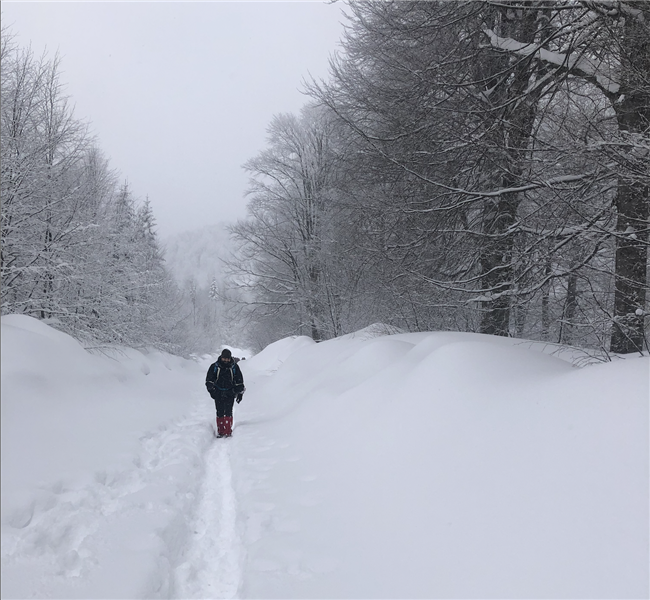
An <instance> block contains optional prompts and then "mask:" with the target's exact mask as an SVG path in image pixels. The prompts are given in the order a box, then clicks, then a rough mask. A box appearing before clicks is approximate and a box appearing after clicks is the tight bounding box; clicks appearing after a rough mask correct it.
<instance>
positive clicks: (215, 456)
mask: <svg viewBox="0 0 650 600" xmlns="http://www.w3.org/2000/svg"><path fill="white" fill-rule="evenodd" d="M231 441H232V440H215V443H213V444H212V446H211V447H210V448H209V449H208V451H207V452H206V455H205V465H206V468H205V474H204V478H203V484H202V486H201V491H200V495H199V502H198V505H197V508H196V511H195V514H194V516H193V518H192V521H191V523H192V526H191V538H190V540H189V543H188V544H187V546H186V548H185V549H184V550H183V551H182V555H181V562H180V564H179V565H177V566H176V568H175V573H174V575H175V585H174V589H173V594H172V596H173V597H175V598H235V597H237V592H238V590H239V588H240V586H241V583H242V581H241V579H242V561H243V547H242V541H241V534H240V532H239V530H238V519H237V497H236V494H235V490H234V488H233V481H232V479H233V477H232V465H231V459H230V442H231Z"/></svg>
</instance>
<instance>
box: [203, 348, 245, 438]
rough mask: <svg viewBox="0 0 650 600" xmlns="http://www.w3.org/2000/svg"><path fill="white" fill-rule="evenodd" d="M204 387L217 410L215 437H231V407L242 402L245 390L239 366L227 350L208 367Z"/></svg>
mask: <svg viewBox="0 0 650 600" xmlns="http://www.w3.org/2000/svg"><path fill="white" fill-rule="evenodd" d="M205 387H206V388H207V389H208V392H209V394H210V396H212V398H213V400H214V406H215V408H216V409H217V437H230V436H231V435H232V407H233V404H234V402H235V399H236V400H237V404H239V403H240V402H241V401H242V398H243V396H244V392H245V391H246V388H245V387H244V375H243V374H242V372H241V369H240V368H239V365H238V364H237V363H236V362H235V361H234V360H233V358H232V353H231V352H230V350H228V348H224V349H223V350H222V351H221V356H219V358H218V359H217V360H216V362H214V363H212V364H211V365H210V368H209V369H208V374H207V375H206V376H205Z"/></svg>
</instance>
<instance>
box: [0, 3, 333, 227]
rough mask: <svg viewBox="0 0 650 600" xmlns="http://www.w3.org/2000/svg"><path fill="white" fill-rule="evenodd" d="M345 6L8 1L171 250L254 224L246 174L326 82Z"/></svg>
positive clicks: (15, 25)
mask: <svg viewBox="0 0 650 600" xmlns="http://www.w3.org/2000/svg"><path fill="white" fill-rule="evenodd" d="M342 8H343V7H342V6H341V4H340V3H335V4H331V3H322V2H309V1H300V2H242V1H238V2H138V3H136V2H8V1H3V2H2V22H3V25H10V28H11V30H12V31H13V33H14V34H16V36H17V38H16V41H17V42H18V43H19V44H20V45H21V46H27V45H28V44H29V43H31V45H32V48H33V49H34V51H35V52H36V53H37V54H40V53H41V52H43V51H44V50H45V49H47V51H48V54H49V55H50V56H53V55H54V53H55V52H57V51H58V52H59V55H60V57H61V71H62V81H63V82H64V83H65V84H66V92H67V94H68V95H69V96H70V97H71V99H72V101H73V104H74V105H75V116H76V117H78V118H81V119H83V120H87V121H89V122H90V123H91V130H92V132H93V133H94V134H95V135H96V136H97V139H98V145H99V147H100V148H101V149H102V150H103V151H104V153H105V154H106V156H107V157H108V158H109V159H110V161H111V166H112V167H113V168H114V169H117V170H118V171H119V172H120V174H121V175H122V178H123V179H128V181H129V182H130V184H131V188H132V190H133V192H134V193H135V194H136V196H139V197H144V196H146V195H148V196H149V198H150V200H151V203H152V205H153V209H154V213H155V215H156V218H157V221H158V230H159V233H160V234H161V237H162V238H163V239H164V238H166V237H167V236H169V235H171V234H175V233H179V232H182V231H188V230H192V229H197V228H200V227H203V226H204V225H207V224H212V223H216V222H222V221H232V220H235V219H237V218H239V217H242V216H244V215H245V205H246V200H245V198H244V192H245V190H246V187H247V183H248V176H247V175H246V173H245V172H244V171H243V169H242V168H241V165H242V164H243V163H244V162H245V161H246V160H248V159H249V158H252V157H253V156H255V155H256V154H257V153H258V152H259V151H260V150H262V149H263V148H264V146H265V143H266V128H267V126H268V124H269V122H270V120H271V117H272V116H273V115H274V114H277V113H280V112H295V113H297V112H298V111H299V110H300V108H301V107H302V106H303V105H304V104H305V103H306V102H307V101H308V99H307V97H306V96H304V95H303V94H301V93H300V89H301V84H302V80H303V79H304V78H308V77H309V76H310V74H311V75H312V76H314V77H317V78H326V77H327V72H328V59H329V57H330V55H331V54H332V53H333V52H334V51H335V50H336V49H337V48H338V42H339V40H340V38H341V35H342V32H343V25H342V23H343V21H344V18H343V16H342V12H341V11H342Z"/></svg>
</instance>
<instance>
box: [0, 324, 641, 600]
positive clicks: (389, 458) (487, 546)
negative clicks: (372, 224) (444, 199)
mask: <svg viewBox="0 0 650 600" xmlns="http://www.w3.org/2000/svg"><path fill="white" fill-rule="evenodd" d="M546 351H547V348H546V347H542V348H540V347H536V346H535V345H530V344H529V345H525V344H522V343H517V342H515V341H512V340H506V339H494V338H489V337H488V336H476V335H471V334H453V333H421V334H404V335H395V336H389V337H386V336H379V337H377V336H376V335H374V334H373V332H366V334H365V335H364V334H357V335H353V336H346V337H344V338H340V339H337V340H332V341H330V342H324V343H321V344H314V343H313V342H312V341H311V340H308V339H306V338H293V339H286V340H282V341H280V342H277V343H276V344H273V345H271V346H270V347H268V348H267V349H266V350H264V351H263V352H262V353H260V354H259V355H257V356H255V357H254V358H253V359H252V360H247V361H246V363H244V364H242V370H243V372H244V374H245V377H246V386H247V390H248V391H247V392H246V395H245V397H244V402H242V404H241V405H238V406H236V407H235V429H234V435H233V437H232V438H230V439H216V438H215V435H214V408H213V404H212V401H211V400H210V398H209V397H208V396H207V394H206V392H205V389H204V385H203V380H204V376H205V370H206V368H207V364H204V363H205V361H203V362H201V361H199V362H194V361H183V360H182V359H178V358H177V357H171V356H169V355H162V354H159V353H158V354H156V353H150V354H142V353H139V352H135V351H126V350H125V351H124V352H122V353H121V354H120V356H119V357H117V358H112V359H107V358H106V357H97V356H91V355H89V354H88V353H86V352H85V351H83V349H82V348H81V347H80V346H79V345H78V344H77V343H76V342H74V340H72V339H71V338H69V337H68V336H64V335H63V334H60V333H59V332H56V331H54V330H52V329H51V328H49V327H47V326H46V325H44V324H42V323H39V322H36V321H34V320H33V319H29V318H28V317H12V318H7V317H3V319H2V422H1V425H2V440H1V441H2V579H1V583H2V597H3V598H29V597H37V598H62V597H65V598H319V597H330V598H368V597H373V598H395V597H412V598H416V597H427V598H478V597H482V598H484V597H502V598H506V597H509V598H513V597H516V598H535V597H545V598H567V597H571V598H614V597H616V598H639V597H647V596H648V594H649V591H650V590H649V588H648V581H649V576H650V573H649V564H650V560H649V558H650V543H649V535H648V531H649V526H650V524H649V521H648V510H647V507H648V505H649V500H650V499H649V464H648V463H649V456H650V452H649V448H650V444H649V439H650V436H649V413H648V398H649V397H650V361H649V360H648V358H636V359H635V358H630V359H629V360H624V361H618V362H615V363H610V364H603V365H595V366H590V367H586V368H583V369H576V368H574V367H572V366H571V364H570V362H567V361H564V360H559V359H558V358H556V357H553V356H548V355H547V354H545V352H546ZM206 360H208V359H206Z"/></svg>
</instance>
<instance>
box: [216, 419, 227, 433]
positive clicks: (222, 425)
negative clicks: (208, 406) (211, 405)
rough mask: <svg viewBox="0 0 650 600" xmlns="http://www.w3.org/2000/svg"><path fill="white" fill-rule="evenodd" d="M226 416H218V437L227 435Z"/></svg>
mask: <svg viewBox="0 0 650 600" xmlns="http://www.w3.org/2000/svg"><path fill="white" fill-rule="evenodd" d="M226 418H227V417H217V437H224V436H225V435H226Z"/></svg>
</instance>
